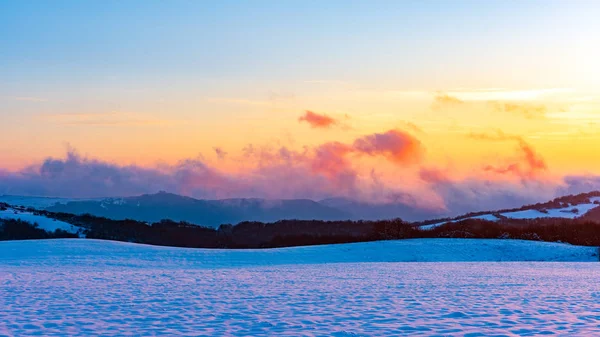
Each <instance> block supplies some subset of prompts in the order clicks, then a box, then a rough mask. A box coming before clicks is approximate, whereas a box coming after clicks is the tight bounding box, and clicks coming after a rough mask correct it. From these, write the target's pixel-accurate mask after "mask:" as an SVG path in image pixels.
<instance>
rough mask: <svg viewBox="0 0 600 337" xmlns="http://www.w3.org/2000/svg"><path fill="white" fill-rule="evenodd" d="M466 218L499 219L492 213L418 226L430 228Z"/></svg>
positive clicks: (425, 228)
mask: <svg viewBox="0 0 600 337" xmlns="http://www.w3.org/2000/svg"><path fill="white" fill-rule="evenodd" d="M467 219H481V220H487V221H498V220H500V219H499V218H498V217H497V216H495V215H493V214H482V215H477V216H472V217H468V218H463V219H457V220H451V221H444V222H438V223H434V224H431V225H425V226H421V227H419V228H421V229H423V230H430V229H434V228H436V227H439V226H441V225H443V224H447V223H449V222H452V223H454V222H459V221H463V220H467Z"/></svg>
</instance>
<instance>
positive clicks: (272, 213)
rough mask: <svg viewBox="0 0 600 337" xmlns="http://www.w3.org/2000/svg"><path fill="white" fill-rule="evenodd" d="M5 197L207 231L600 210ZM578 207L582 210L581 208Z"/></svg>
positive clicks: (585, 202) (564, 205) (564, 201)
mask: <svg viewBox="0 0 600 337" xmlns="http://www.w3.org/2000/svg"><path fill="white" fill-rule="evenodd" d="M2 198H5V200H6V202H7V203H8V204H12V205H25V206H32V207H34V208H37V209H45V210H47V211H50V212H63V213H72V214H86V213H87V214H92V215H95V216H100V217H105V218H109V219H114V220H123V219H133V220H138V221H144V222H158V221H160V220H163V219H170V220H173V221H185V222H189V223H192V224H197V225H202V226H207V227H218V226H219V225H221V224H237V223H239V222H243V221H260V222H275V221H278V220H286V219H287V220H289V219H296V220H385V219H395V218H401V219H403V220H405V221H412V222H414V221H421V222H420V223H419V224H420V225H424V226H425V225H427V226H429V227H435V226H436V225H437V224H443V223H446V222H450V221H460V220H462V219H468V218H477V219H486V220H492V221H495V220H498V219H503V218H512V219H518V218H521V219H527V218H529V219H532V218H547V217H563V218H564V217H569V218H573V217H579V216H582V215H584V214H586V213H587V212H588V210H591V209H593V208H596V203H600V192H591V193H585V194H579V195H574V196H565V197H560V198H556V199H554V200H552V201H549V202H546V203H539V204H535V205H527V206H523V207H521V208H512V209H504V210H494V211H489V210H488V211H483V212H477V213H467V214H464V215H462V216H459V217H456V218H449V217H448V216H449V214H444V212H443V211H438V212H436V211H431V210H424V209H419V208H415V207H411V206H408V205H405V204H402V203H389V204H371V203H365V202H359V201H355V200H351V199H346V198H331V199H325V200H321V201H313V200H308V199H291V200H266V199H243V198H239V199H223V200H199V199H194V198H190V197H184V196H180V195H176V194H171V193H166V192H160V193H157V194H146V195H141V196H136V197H127V198H107V199H88V200H81V199H79V200H77V199H56V198H54V199H52V198H35V197H33V198H30V197H17V196H10V197H0V202H2V200H3V199H2ZM11 201H12V202H11ZM15 201H18V202H15ZM576 205H578V206H577V207H575V206H576ZM36 206H37V207H36ZM431 219H437V220H431ZM425 220H429V221H425ZM430 225H431V226H430Z"/></svg>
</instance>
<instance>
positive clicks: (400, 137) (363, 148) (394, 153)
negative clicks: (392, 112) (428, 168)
mask: <svg viewBox="0 0 600 337" xmlns="http://www.w3.org/2000/svg"><path fill="white" fill-rule="evenodd" d="M353 148H354V151H357V152H359V153H362V154H366V155H369V156H383V157H386V158H387V159H389V160H391V161H393V162H395V163H398V164H411V163H414V162H418V161H420V159H421V157H422V155H423V152H424V149H423V146H422V144H421V142H420V141H419V140H418V139H417V138H415V137H413V136H412V135H410V134H409V133H406V132H404V131H400V130H390V131H387V132H385V133H374V134H372V135H368V136H364V137H362V138H358V139H356V140H355V141H354V144H353Z"/></svg>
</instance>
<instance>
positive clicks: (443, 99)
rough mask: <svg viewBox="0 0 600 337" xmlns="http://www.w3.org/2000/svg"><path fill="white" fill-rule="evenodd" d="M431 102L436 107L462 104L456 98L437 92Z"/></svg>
mask: <svg viewBox="0 0 600 337" xmlns="http://www.w3.org/2000/svg"><path fill="white" fill-rule="evenodd" d="M433 102H434V104H436V105H440V106H442V105H458V104H463V103H464V101H463V100H460V99H458V98H457V97H454V96H450V95H448V94H445V93H442V92H438V93H437V94H436V95H435V96H434V98H433Z"/></svg>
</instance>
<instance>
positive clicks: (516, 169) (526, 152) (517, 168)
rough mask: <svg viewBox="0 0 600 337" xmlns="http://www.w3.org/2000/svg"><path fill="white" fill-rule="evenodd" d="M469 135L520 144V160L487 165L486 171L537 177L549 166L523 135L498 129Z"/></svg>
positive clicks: (530, 177) (475, 137)
mask: <svg viewBox="0 0 600 337" xmlns="http://www.w3.org/2000/svg"><path fill="white" fill-rule="evenodd" d="M468 137H470V138H473V139H479V140H487V141H515V142H517V144H518V146H519V148H518V149H519V152H520V159H519V161H518V162H513V163H509V164H507V165H505V166H500V167H498V166H493V165H487V166H485V167H484V170H485V171H488V172H494V173H499V174H513V175H516V176H519V177H521V178H529V179H532V178H535V177H537V176H539V175H540V174H542V173H544V172H545V171H546V170H547V169H548V166H547V164H546V161H545V160H544V158H542V156H540V155H539V154H538V153H537V152H536V151H535V149H534V148H533V147H532V146H531V145H530V144H529V143H527V142H526V141H525V140H524V139H523V138H522V137H520V136H517V135H508V134H505V133H504V132H502V131H500V130H498V131H496V133H493V134H490V133H471V134H469V135H468Z"/></svg>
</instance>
